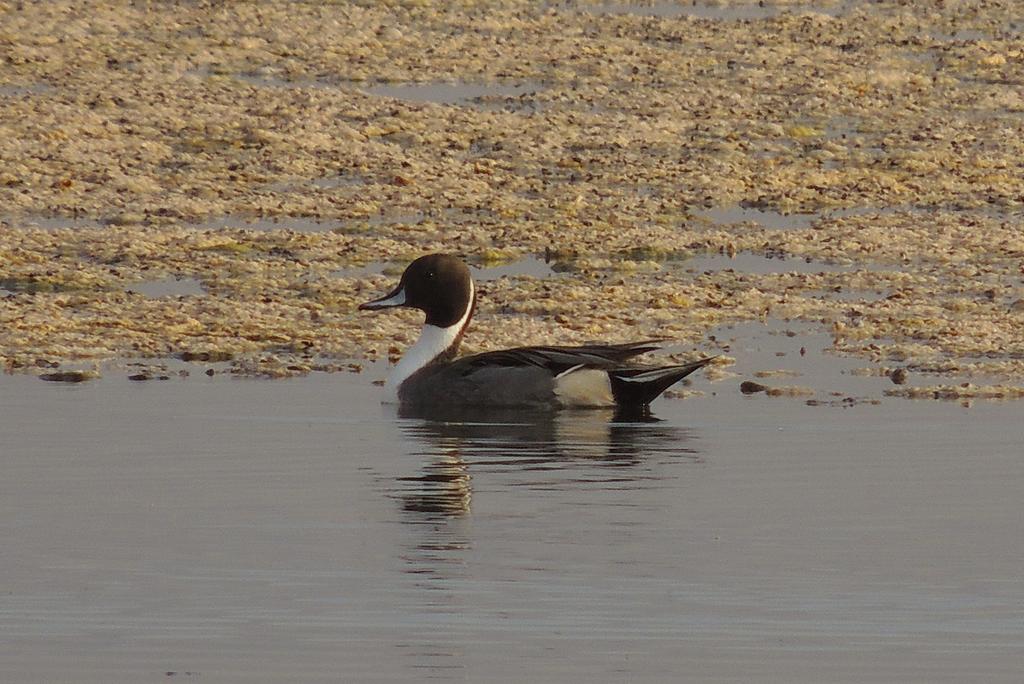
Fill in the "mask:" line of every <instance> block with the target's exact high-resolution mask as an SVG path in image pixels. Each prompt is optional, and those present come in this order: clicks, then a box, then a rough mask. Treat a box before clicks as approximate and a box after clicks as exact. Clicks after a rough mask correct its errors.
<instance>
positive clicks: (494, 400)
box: [359, 254, 714, 413]
mask: <svg viewBox="0 0 1024 684" xmlns="http://www.w3.org/2000/svg"><path fill="white" fill-rule="evenodd" d="M476 302H477V292H476V286H475V285H474V283H473V277H472V274H471V273H470V271H469V267H467V266H466V264H465V263H464V262H463V261H462V259H460V258H459V257H457V256H454V255H451V254H427V255H425V256H421V257H419V258H418V259H416V260H414V261H413V262H412V263H410V264H409V265H408V266H407V267H406V269H405V271H404V272H403V273H402V277H401V278H400V279H399V281H398V285H397V286H396V287H395V288H394V289H393V290H391V291H390V292H388V293H387V294H385V295H384V296H382V297H379V298H378V299H374V300H372V301H369V302H366V303H363V304H360V305H359V309H360V310H362V311H379V310H382V309H390V308H395V307H406V308H413V309H419V310H420V311H422V312H423V313H424V314H425V319H424V322H423V329H422V330H421V332H420V335H419V338H418V339H417V340H416V342H415V343H414V344H413V345H412V346H411V347H409V348H408V349H407V350H406V351H405V353H404V354H403V355H402V357H401V359H399V361H398V363H396V364H395V365H394V366H393V367H392V368H391V371H390V373H389V374H388V377H387V380H386V381H385V383H384V387H385V392H386V397H385V400H384V401H385V402H386V403H398V404H399V405H400V406H403V407H410V406H422V407H437V406H451V407H455V406H462V407H473V408H481V407H494V408H512V407H529V408H531V409H577V408H611V409H616V410H617V411H619V412H627V413H649V410H650V404H651V402H652V401H654V400H655V399H656V398H658V397H659V396H660V395H661V394H662V392H664V391H665V390H666V389H668V388H669V387H671V386H672V385H674V384H675V383H677V382H679V381H680V380H682V379H683V378H685V377H686V376H688V375H690V374H691V373H693V372H694V371H696V370H698V369H700V368H703V367H704V366H706V365H708V364H709V363H710V362H711V361H712V360H713V359H714V357H707V358H702V359H699V360H697V361H693V362H691V363H686V364H682V365H671V366H643V365H636V364H635V363H633V362H632V360H633V359H634V357H637V356H639V355H641V354H644V353H647V352H651V351H655V350H658V349H660V348H661V347H662V344H663V343H665V342H666V340H663V339H649V340H642V341H638V342H625V343H617V344H585V345H580V346H529V347H514V348H510V349H500V350H496V351H488V352H482V353H479V354H472V355H469V356H459V355H458V351H459V346H460V345H461V343H462V340H463V337H464V336H465V334H466V329H467V328H468V327H469V323H470V321H471V320H472V319H473V313H474V311H475V310H476Z"/></svg>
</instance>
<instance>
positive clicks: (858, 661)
mask: <svg viewBox="0 0 1024 684" xmlns="http://www.w3.org/2000/svg"><path fill="white" fill-rule="evenodd" d="M773 340H775V343H778V342H779V340H783V341H785V343H786V344H791V345H794V348H798V346H799V345H800V344H801V340H800V339H799V338H795V339H792V340H790V339H789V338H786V337H780V338H773ZM766 351H767V350H766ZM785 358H793V357H792V356H787V357H785ZM383 372H384V369H383V368H379V367H373V366H371V367H370V368H369V369H368V370H367V371H366V372H365V373H363V374H358V375H356V374H334V375H326V374H314V375H311V376H308V377H306V378H302V379H298V380H288V381H258V380H240V379H236V380H232V379H228V378H226V377H224V376H215V377H212V378H207V377H206V376H205V375H203V374H201V373H199V372H194V373H193V374H192V375H191V377H189V378H176V377H175V378H172V379H171V380H168V381H164V382H159V381H151V382H143V383H139V382H129V381H126V380H124V379H123V378H122V377H121V376H119V375H117V374H110V375H109V376H108V377H105V378H102V379H100V380H96V381H93V382H88V383H82V384H78V385H60V384H53V383H45V382H41V381H40V380H38V379H37V378H34V377H29V376H5V377H0V399H2V405H3V413H2V414H0V435H2V444H3V446H2V447H0V454H2V459H0V465H2V468H3V473H4V476H3V478H2V479H0V525H2V528H3V540H4V552H3V555H2V560H0V566H2V576H3V578H4V585H3V591H2V592H0V635H2V638H0V661H2V662H3V663H4V666H3V669H4V673H5V675H4V676H5V678H7V680H8V681H75V682H110V681H132V682H140V681H176V680H188V681H247V682H253V681H259V682H281V681H290V682H314V681H316V682H319V681H324V682H327V681H330V682H336V681H359V682H372V681H382V682H383V681H419V680H422V679H433V680H439V681H503V682H520V681H530V680H543V681H559V682H593V681H624V680H628V681H672V680H676V679H677V678H678V677H679V675H680V673H684V672H685V673H687V675H686V677H687V679H688V680H689V681H787V682H820V681H830V682H864V681H879V682H881V681H902V682H912V681H920V682H940V681H950V682H952V681H972V682H979V681H1014V680H1015V679H1016V678H1017V677H1018V676H1019V673H1020V665H1021V659H1020V658H1021V656H1020V654H1021V653H1024V630H1022V629H1021V625H1022V624H1024V609H1022V605H1024V578H1022V575H1021V567H1024V548H1022V546H1021V544H1020V541H1021V534H1020V533H1021V528H1022V523H1024V508H1022V505H1021V501H1020V492H1021V491H1022V489H1024V460H1022V459H1021V457H1020V444H1021V443H1022V437H1024V427H1022V426H1021V423H1020V421H1019V406H1018V405H1017V404H1013V403H1010V404H998V403H994V404H984V403H980V404H976V405H975V406H974V407H972V408H969V409H968V408H963V407H961V406H959V405H957V404H946V403H935V402H926V403H915V402H910V401H905V400H893V399H887V400H885V401H883V402H882V403H881V404H878V405H870V404H863V405H857V406H853V407H851V408H845V409H843V408H831V407H830V408H825V407H811V406H807V405H805V404H804V403H803V402H802V401H799V400H795V399H771V398H766V397H763V396H750V397H744V396H742V395H741V394H740V393H739V392H738V391H737V389H736V385H737V384H738V383H737V382H722V383H716V384H711V383H708V382H707V381H706V380H704V379H703V378H697V379H696V380H695V381H694V383H693V389H699V390H703V391H704V392H705V395H704V396H703V397H700V398H691V399H685V400H680V399H676V400H670V399H669V400H666V399H663V400H660V401H659V402H658V403H656V404H655V412H656V414H657V415H658V416H659V417H660V418H661V419H662V420H661V421H660V422H654V423H616V422H614V421H613V420H612V419H611V417H610V416H608V415H607V414H604V413H600V412H596V413H594V412H591V413H567V414H563V415H560V416H556V417H550V416H548V417H544V416H534V415H528V414H521V413H502V414H497V415H493V414H492V415H474V416H463V417H449V420H447V421H433V420H424V419H422V418H415V417H403V416H400V415H399V414H398V413H397V412H396V411H395V410H394V409H393V408H391V407H386V406H381V405H380V403H379V397H380V392H381V390H380V388H379V387H376V386H374V385H373V384H372V383H371V380H373V379H374V378H377V377H380V376H381V375H382V374H383ZM875 381H876V382H886V381H885V380H884V379H879V380H875ZM865 382H866V381H865ZM169 678H173V679H169Z"/></svg>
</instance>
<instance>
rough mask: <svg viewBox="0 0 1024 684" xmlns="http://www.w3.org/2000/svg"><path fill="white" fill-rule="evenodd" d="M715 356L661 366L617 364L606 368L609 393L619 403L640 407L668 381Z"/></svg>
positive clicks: (668, 384)
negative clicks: (614, 367) (683, 363)
mask: <svg viewBox="0 0 1024 684" xmlns="http://www.w3.org/2000/svg"><path fill="white" fill-rule="evenodd" d="M714 358H715V357H713V356H711V357H708V358H706V359H701V360H699V361H694V362H693V363H688V364H685V365H683V366H663V367H661V368H621V369H615V370H610V371H608V377H609V378H610V379H611V384H612V396H614V397H615V403H616V404H618V405H619V406H620V407H637V408H640V407H644V406H647V405H648V404H650V403H651V402H652V401H654V400H655V399H657V398H658V396H659V395H660V394H661V393H662V392H664V391H665V390H667V389H668V388H669V387H671V386H672V385H674V384H676V383H677V382H679V381H680V380H682V379H683V378H685V377H686V376H687V375H689V374H690V373H692V372H694V371H695V370H698V369H700V368H703V367H704V366H706V365H708V364H709V363H711V361H712V360H713V359H714Z"/></svg>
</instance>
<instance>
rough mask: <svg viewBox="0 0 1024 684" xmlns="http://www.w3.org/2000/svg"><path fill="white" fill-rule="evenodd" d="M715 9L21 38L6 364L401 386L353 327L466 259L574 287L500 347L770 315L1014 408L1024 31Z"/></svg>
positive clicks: (401, 323)
mask: <svg viewBox="0 0 1024 684" xmlns="http://www.w3.org/2000/svg"><path fill="white" fill-rule="evenodd" d="M686 7H687V5H672V4H658V3H655V4H644V5H607V4H602V5H595V4H589V3H560V4H557V5H553V6H547V7H539V6H536V5H535V4H534V3H515V2H507V3H494V4H491V5H488V7H487V8H486V10H484V9H480V8H477V7H475V6H466V7H462V8H456V9H449V8H444V9H443V10H442V9H441V8H437V7H430V6H423V5H421V4H420V3H396V4H395V5H394V6H392V7H383V6H377V5H375V4H368V5H366V6H361V5H358V4H357V5H350V4H338V5H334V4H324V5H321V4H293V3H261V4H258V5H229V6H216V7H204V6H189V7H174V8H171V7H161V6H155V7H149V8H147V9H146V10H142V9H138V8H133V7H128V6H124V5H122V4H120V3H90V5H89V6H88V8H86V7H85V6H83V5H79V4H76V3H63V2H55V3H46V4H40V5H25V6H19V5H18V4H15V3H6V4H4V5H2V6H0V12H2V13H3V17H4V26H5V29H4V31H3V33H2V35H0V41H2V42H3V44H4V46H5V49H6V52H7V55H8V57H7V59H6V60H5V62H4V63H3V64H2V65H0V110H2V113H3V116H2V117H0V121H2V123H0V133H2V135H0V158H2V159H3V160H4V164H3V168H2V169H0V200H2V204H3V212H4V213H3V215H2V216H0V221H2V224H0V288H2V289H0V321H2V323H3V325H2V326H0V357H2V360H3V363H4V365H5V367H6V368H8V369H11V370H29V371H33V370H35V369H39V368H49V367H51V366H52V365H54V364H57V365H58V366H62V367H72V366H73V367H87V366H89V365H90V364H92V363H93V362H99V361H108V360H115V361H117V362H120V363H124V362H125V361H128V360H137V359H140V358H141V359H162V358H167V357H174V356H177V357H181V356H182V355H188V354H210V353H213V354H217V355H221V356H223V357H225V358H227V359H228V363H229V364H234V365H233V368H234V369H235V370H236V371H238V372H242V373H259V374H266V375H289V374H296V373H306V372H309V371H310V370H316V369H322V370H340V369H346V368H348V361H349V360H351V359H358V358H360V357H366V358H369V359H384V358H386V357H388V356H389V355H393V354H394V353H396V352H397V351H398V350H400V349H401V348H402V347H403V346H404V345H405V344H406V343H407V342H408V341H409V340H410V338H411V336H412V335H413V334H414V333H415V331H414V327H413V325H412V322H413V321H414V319H415V317H414V316H411V315H409V316H403V315H397V316H378V317H372V318H369V319H367V318H366V317H359V316H356V314H355V305H356V304H357V303H358V302H359V301H362V300H364V299H366V298H368V297H369V296H372V295H373V294H375V293H377V292H379V291H380V290H382V289H383V288H385V287H387V285H388V283H389V282H391V280H392V279H393V277H394V276H393V275H389V274H390V273H393V271H394V270H395V268H396V267H397V266H398V265H399V264H401V263H402V262H404V261H406V260H408V259H410V258H411V257H413V256H416V255H418V254H421V253H423V252H426V251H431V250H439V249H445V250H454V251H459V252H461V253H463V254H465V255H466V256H467V257H469V258H470V260H471V261H473V262H474V263H475V264H476V265H480V266H486V265H494V264H496V263H513V264H515V263H522V259H524V258H529V259H533V260H538V259H539V260H541V261H543V259H544V257H545V256H546V257H547V258H548V260H549V261H550V265H551V266H552V268H551V270H550V272H547V271H545V272H542V273H541V274H540V275H536V274H535V273H531V272H529V271H526V272H523V271H520V272H516V271H515V269H513V271H512V274H511V275H508V276H506V277H504V278H501V277H496V278H494V279H492V280H490V281H488V282H486V283H485V284H484V286H483V293H484V296H483V298H482V300H481V310H480V313H479V315H478V317H477V319H476V322H475V325H474V329H473V331H472V334H471V336H470V338H469V340H468V342H469V343H470V344H471V345H474V348H481V349H482V348H485V347H492V346H502V345H508V344H518V343H526V342H536V341H545V342H562V343H572V342H582V341H585V340H592V339H596V338H602V339H610V340H617V339H623V338H632V337H638V336H639V337H642V336H647V335H658V336H670V337H673V338H677V339H679V340H680V341H681V342H683V343H686V344H689V345H691V346H693V345H701V346H702V347H703V348H704V349H705V350H708V351H710V350H715V349H716V347H717V345H716V344H715V343H714V342H713V341H709V340H708V339H707V335H708V334H709V333H711V332H712V331H713V330H714V329H715V328H716V327H717V326H720V325H722V324H726V323H732V322H737V321H743V320H756V319H760V318H765V317H774V318H788V319H795V320H798V321H803V322H809V323H813V324H814V325H816V326H818V328H819V329H820V330H822V331H825V332H828V333H829V334H831V335H832V336H833V340H834V350H835V351H836V352H837V353H841V354H850V355H854V356H858V357H862V358H864V359H867V360H870V361H873V362H878V363H889V364H894V363H898V364H902V365H907V366H909V367H912V368H918V369H924V368H927V369H929V371H928V372H930V373H933V374H934V375H935V376H937V377H936V383H935V384H936V385H937V386H938V385H942V384H945V383H944V382H943V381H944V380H948V379H949V378H950V377H952V376H954V375H962V374H964V373H968V374H979V375H982V376H984V377H981V378H979V379H977V382H978V383H979V384H981V385H998V384H1000V383H1010V384H1011V385H1012V384H1015V383H1018V382H1019V381H1020V379H1021V377H1022V376H1024V361H1022V360H1021V359H1022V357H1024V283H1022V281H1021V270H1020V268H1021V266H1020V264H1021V256H1022V255H1024V238H1022V237H1021V224H1022V202H1024V196H1022V195H1021V187H1020V182H1019V178H1020V172H1021V168H1020V159H1022V158H1024V150H1022V149H1021V145H1022V144H1024V143H1022V140H1024V136H1022V135H1021V133H1022V131H1021V128H1022V123H1021V121H1022V118H1021V109H1022V108H1024V100H1021V95H1020V88H1019V87H1016V85H1019V84H1020V83H1021V82H1022V81H1024V53H1022V49H1024V41H1022V38H1021V29H1020V26H1019V24H1017V23H1015V22H1017V21H1018V18H1017V17H1016V16H1015V15H1014V11H1013V10H1014V5H1013V3H1009V2H1004V3H1000V2H988V3H984V5H980V4H974V3H960V4H955V5H954V4H950V5H946V6H943V7H936V8H930V9H929V10H928V11H924V12H923V11H919V10H918V9H915V8H913V7H904V6H901V4H899V3H894V2H882V3H871V4H870V5H864V4H860V3H849V2H845V3H844V2H832V3H785V4H776V3H766V4H765V5H764V6H761V5H757V9H756V10H755V9H754V8H755V6H754V5H753V4H747V3H725V4H717V5H713V6H711V5H709V6H707V7H704V6H700V7H699V8H703V9H704V10H706V11H703V12H701V11H696V10H695V11H692V12H688V11H686V9H685V8H686ZM699 8H698V9H699ZM709 257H710V259H711V260H710V261H706V260H707V259H708V258H709ZM751 260H753V261H751ZM382 262H383V263H384V265H382V266H380V267H374V268H369V269H360V267H362V266H366V265H368V264H378V263H382ZM751 264H753V266H751ZM764 264H767V266H765V265H764ZM172 282H177V283H181V282H184V283H185V285H178V286H171V283H172ZM154 284H155V285H154ZM76 364H77V365H76ZM39 372H43V371H39Z"/></svg>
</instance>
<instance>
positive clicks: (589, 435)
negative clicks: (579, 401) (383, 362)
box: [398, 406, 701, 520]
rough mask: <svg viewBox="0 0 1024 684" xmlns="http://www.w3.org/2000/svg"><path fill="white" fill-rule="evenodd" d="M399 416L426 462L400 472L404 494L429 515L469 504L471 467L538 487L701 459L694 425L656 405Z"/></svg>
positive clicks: (639, 480)
mask: <svg viewBox="0 0 1024 684" xmlns="http://www.w3.org/2000/svg"><path fill="white" fill-rule="evenodd" d="M398 417H399V418H400V419H401V424H400V429H401V430H402V432H403V433H404V434H405V436H406V437H407V438H408V442H409V443H410V445H411V447H412V448H411V450H410V451H411V454H412V455H415V456H417V457H419V458H420V459H421V463H423V465H422V466H421V467H420V472H419V473H418V474H416V475H412V476H407V477H401V478H398V484H399V488H398V490H399V491H398V495H399V497H400V499H401V501H402V508H403V510H405V511H407V512H409V513H413V514H417V515H419V516H421V519H423V520H428V519H435V520H436V519H439V518H445V517H453V516H460V515H464V514H466V513H467V512H469V510H470V505H471V502H472V476H471V472H472V473H476V474H478V475H485V474H487V473H502V474H504V475H506V476H507V475H508V474H512V475H513V476H514V479H515V482H514V484H516V485H519V486H527V487H530V488H534V489H555V490H557V489H562V488H566V489H568V488H574V489H577V488H579V487H580V486H581V485H586V486H591V487H609V488H616V489H629V488H636V487H642V486H645V483H646V484H647V485H649V484H650V483H651V482H652V481H656V480H658V479H661V478H662V477H664V476H663V475H659V474H658V472H656V468H657V467H658V465H659V464H660V463H661V462H663V461H665V460H669V461H678V460H685V461H688V462H691V463H699V462H701V461H700V457H699V456H698V455H697V452H696V450H695V449H694V448H693V446H692V445H691V441H692V437H691V435H690V432H689V431H688V430H687V429H685V428H680V427H677V426H673V425H668V424H665V423H663V422H661V421H659V420H657V419H656V418H653V417H652V416H650V414H649V413H644V414H642V415H625V414H622V413H616V412H613V411H605V410H589V411H561V412H554V411H524V410H521V409H494V408H490V409H487V408H467V407H461V408H451V407H448V408H444V409H440V408H424V407H421V406H402V407H400V408H399V409H398ZM501 479H505V478H504V477H503V478H501Z"/></svg>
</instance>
